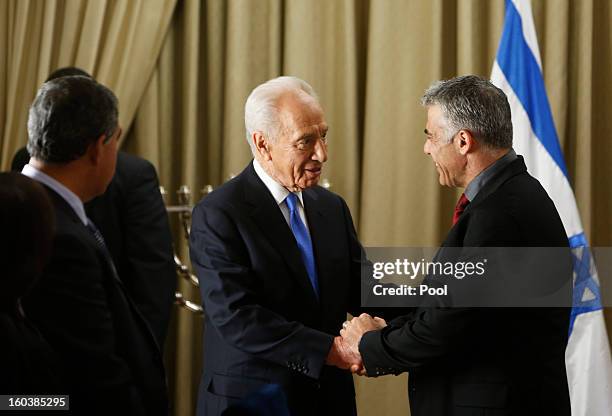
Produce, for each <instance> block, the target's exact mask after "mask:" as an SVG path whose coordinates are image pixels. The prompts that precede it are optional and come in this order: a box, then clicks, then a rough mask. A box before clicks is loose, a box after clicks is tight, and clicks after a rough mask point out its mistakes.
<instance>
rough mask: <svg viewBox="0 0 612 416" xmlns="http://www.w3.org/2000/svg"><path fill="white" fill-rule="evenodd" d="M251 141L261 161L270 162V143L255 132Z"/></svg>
mask: <svg viewBox="0 0 612 416" xmlns="http://www.w3.org/2000/svg"><path fill="white" fill-rule="evenodd" d="M251 140H252V141H253V144H254V145H255V150H256V151H257V153H258V154H259V156H260V157H261V158H262V159H263V160H265V161H269V160H272V155H271V154H270V141H269V140H268V139H267V138H266V137H265V136H264V135H263V134H262V133H261V132H259V131H256V132H255V133H253V135H252V136H251Z"/></svg>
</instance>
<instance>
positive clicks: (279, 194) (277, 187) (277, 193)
mask: <svg viewBox="0 0 612 416" xmlns="http://www.w3.org/2000/svg"><path fill="white" fill-rule="evenodd" d="M253 167H254V168H255V173H256V174H257V176H259V179H261V180H262V182H263V183H264V185H266V188H268V190H269V191H270V193H271V194H272V196H273V197H274V200H275V201H276V203H277V204H278V207H279V208H280V210H281V212H282V213H283V217H285V221H287V225H289V228H291V220H290V213H289V207H288V206H287V202H286V201H285V198H287V195H289V191H288V190H287V188H285V187H284V186H283V185H281V184H280V183H278V182H276V181H275V180H274V179H272V177H271V176H270V175H268V173H267V172H266V171H265V170H264V168H263V167H262V166H261V165H260V164H259V162H258V161H257V159H254V160H253ZM294 194H295V195H297V197H298V201H300V203H299V204H298V211H299V213H300V218H301V219H302V222H303V223H304V225H305V226H306V230H308V233H309V234H310V230H309V229H308V221H306V213H305V212H304V199H303V196H302V191H299V192H294Z"/></svg>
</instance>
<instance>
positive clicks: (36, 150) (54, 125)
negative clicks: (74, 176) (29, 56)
mask: <svg viewBox="0 0 612 416" xmlns="http://www.w3.org/2000/svg"><path fill="white" fill-rule="evenodd" d="M118 116H119V114H118V110H117V97H115V94H113V92H112V91H111V90H109V89H108V88H107V87H105V86H104V85H102V84H99V83H98V82H96V81H95V80H94V79H92V78H88V77H85V76H67V77H61V78H56V79H53V80H50V81H47V82H45V83H44V84H43V86H42V87H41V88H40V89H39V90H38V94H37V95H36V98H35V99H34V102H33V103H32V106H31V107H30V114H29V118H28V136H29V139H28V146H27V148H28V152H29V153H30V155H31V156H32V157H35V158H36V159H40V160H42V161H43V162H48V163H68V162H70V161H72V160H75V159H78V158H80V157H81V156H83V155H84V154H85V152H86V151H87V147H89V145H90V144H91V143H93V142H95V141H96V140H97V139H98V138H99V137H100V136H101V135H104V136H105V137H106V139H105V141H108V140H109V139H110V138H111V137H112V136H113V134H115V130H116V129H117V125H118Z"/></svg>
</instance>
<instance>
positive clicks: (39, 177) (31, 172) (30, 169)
mask: <svg viewBox="0 0 612 416" xmlns="http://www.w3.org/2000/svg"><path fill="white" fill-rule="evenodd" d="M21 173H22V174H23V175H25V176H28V177H30V178H32V179H34V180H35V181H38V182H40V183H42V184H44V185H47V186H48V187H49V188H51V189H53V190H54V191H55V192H57V193H58V194H59V195H60V196H61V197H62V198H63V199H64V200H65V201H66V202H67V203H68V205H70V207H71V208H72V209H73V211H74V212H75V213H76V214H77V216H78V217H79V219H80V220H81V222H82V223H83V224H84V225H87V223H88V220H87V214H85V207H84V206H83V201H81V199H80V198H79V197H78V196H76V194H75V193H74V192H72V191H71V190H70V189H68V188H66V186H64V185H63V184H62V183H61V182H59V181H57V180H56V179H54V178H52V177H51V176H49V175H47V174H46V173H44V172H42V171H40V170H38V169H36V168H35V167H34V166H32V165H25V166H24V167H23V169H22V171H21Z"/></svg>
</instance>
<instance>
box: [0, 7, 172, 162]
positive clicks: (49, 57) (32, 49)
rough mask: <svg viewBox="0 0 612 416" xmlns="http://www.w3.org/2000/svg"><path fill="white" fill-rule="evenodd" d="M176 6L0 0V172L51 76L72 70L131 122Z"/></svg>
mask: <svg viewBox="0 0 612 416" xmlns="http://www.w3.org/2000/svg"><path fill="white" fill-rule="evenodd" d="M175 4H176V0H146V1H145V0H130V1H124V0H44V1H39V0H0V28H2V30H0V51H1V52H0V166H1V167H2V169H7V168H8V166H9V165H10V161H11V158H12V157H13V155H14V154H15V151H16V150H17V149H19V148H20V147H22V146H24V145H25V143H26V141H27V125H26V124H27V114H28V108H29V106H30V103H31V102H32V100H33V98H34V95H35V94H36V91H37V90H38V88H39V87H40V85H41V84H42V82H43V81H44V80H45V79H46V78H47V76H48V75H49V73H51V71H53V70H55V69H56V68H59V67H63V66H78V67H81V68H83V69H84V70H86V71H88V72H89V73H91V74H92V75H93V76H94V77H95V78H96V79H97V80H98V81H99V82H101V83H103V84H105V85H107V86H108V87H110V88H111V89H112V90H113V91H115V93H116V94H117V97H118V99H119V102H120V108H119V112H120V122H121V125H122V126H123V128H124V130H127V129H128V128H129V125H130V123H131V121H132V119H133V118H134V113H135V112H136V108H137V107H138V104H139V103H140V99H141V97H142V94H143V92H144V89H145V87H146V85H147V82H148V80H149V77H150V75H151V72H152V70H153V68H154V67H155V65H156V63H157V56H158V54H159V49H160V48H161V45H162V42H163V39H164V36H165V34H166V32H167V28H168V24H169V23H170V20H171V17H172V14H173V11H174V6H175Z"/></svg>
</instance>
